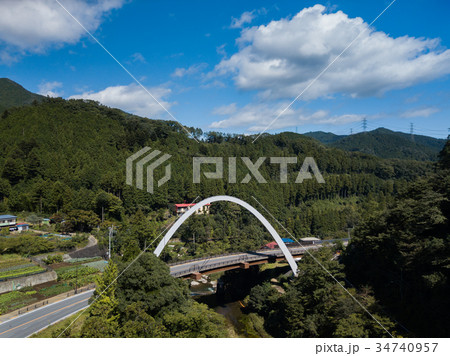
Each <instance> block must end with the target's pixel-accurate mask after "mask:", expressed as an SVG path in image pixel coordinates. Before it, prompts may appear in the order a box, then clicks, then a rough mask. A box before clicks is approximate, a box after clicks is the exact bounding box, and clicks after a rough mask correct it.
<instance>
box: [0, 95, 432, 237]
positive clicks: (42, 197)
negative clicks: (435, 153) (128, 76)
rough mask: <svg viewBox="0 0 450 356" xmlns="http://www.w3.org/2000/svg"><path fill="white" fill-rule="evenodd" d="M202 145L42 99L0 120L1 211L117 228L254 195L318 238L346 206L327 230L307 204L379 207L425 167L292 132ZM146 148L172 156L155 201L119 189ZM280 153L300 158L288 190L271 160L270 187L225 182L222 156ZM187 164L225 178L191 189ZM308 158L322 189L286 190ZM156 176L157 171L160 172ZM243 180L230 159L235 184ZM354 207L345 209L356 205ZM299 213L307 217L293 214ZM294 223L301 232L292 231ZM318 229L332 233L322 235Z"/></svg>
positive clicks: (168, 128)
mask: <svg viewBox="0 0 450 356" xmlns="http://www.w3.org/2000/svg"><path fill="white" fill-rule="evenodd" d="M200 134H201V133H200V132H198V131H197V135H198V136H200ZM202 137H203V139H202V140H201V141H200V142H199V143H197V142H195V141H194V140H193V139H191V138H189V137H188V136H187V135H186V134H185V133H184V132H183V130H182V129H181V128H180V127H179V126H178V124H176V123H174V122H169V121H157V120H149V119H144V118H140V117H136V116H133V115H129V114H126V113H124V112H122V111H120V110H117V109H110V108H107V107H104V106H102V105H99V104H97V103H94V102H88V101H83V100H68V101H66V100H63V99H52V98H46V99H44V102H42V103H35V104H33V105H30V106H25V107H21V108H15V109H11V110H9V111H6V112H4V113H3V114H2V115H1V118H0V171H1V179H0V210H1V211H12V212H18V211H35V212H38V213H42V214H48V215H51V214H54V213H56V212H58V211H59V212H68V211H71V210H85V211H93V212H95V213H96V214H98V215H99V216H100V214H101V211H102V209H103V211H104V214H105V218H111V219H117V220H121V219H122V218H123V216H124V214H125V215H129V214H133V213H135V212H136V211H137V209H141V210H143V211H144V212H149V211H154V210H157V209H160V208H164V209H166V208H167V207H168V205H169V204H172V203H177V202H183V201H185V200H186V201H192V200H193V199H195V198H196V197H197V196H199V197H202V198H205V197H208V196H211V195H216V194H229V195H234V196H237V197H240V198H242V199H244V200H247V201H250V200H251V199H252V198H251V196H252V195H253V196H255V197H256V198H258V199H259V200H260V201H261V202H262V203H263V204H265V205H267V206H271V208H272V210H273V211H274V212H275V213H277V214H279V216H282V217H283V219H286V221H288V223H289V224H290V225H292V226H294V225H298V228H297V230H298V231H299V233H300V231H302V229H303V230H304V233H308V232H314V233H320V231H322V232H323V233H325V231H332V230H335V229H334V226H333V227H331V225H330V224H338V225H342V224H343V220H345V218H344V217H342V218H338V217H337V215H336V214H337V211H340V210H342V209H343V208H344V206H343V205H342V204H341V203H336V204H334V207H333V208H332V209H331V210H332V211H334V212H331V211H330V212H329V213H330V214H331V215H332V216H334V215H336V219H331V222H330V221H329V220H330V219H329V218H330V216H328V217H327V218H326V219H324V218H322V217H316V218H313V215H316V214H314V213H312V210H315V211H317V212H318V211H322V212H323V214H321V216H326V215H327V214H328V210H329V209H330V206H325V205H322V206H320V205H317V204H316V207H315V208H312V207H311V204H312V202H313V201H318V200H324V199H325V200H331V199H347V198H349V197H353V199H356V200H357V201H359V202H361V199H364V198H365V197H368V196H369V195H370V199H374V197H376V199H381V200H379V201H380V202H384V201H386V199H389V197H390V196H391V195H392V194H395V193H396V192H397V191H398V190H399V189H400V187H401V186H402V185H404V183H405V182H406V181H409V180H411V179H414V178H415V177H417V176H421V175H423V174H425V173H426V172H427V171H429V170H430V168H431V165H430V164H429V163H426V162H417V161H405V160H383V159H380V158H377V157H374V156H369V155H366V154H361V153H352V152H345V151H342V150H339V149H336V148H326V147H324V146H323V145H321V144H319V143H317V141H315V140H313V139H311V138H305V137H302V136H300V135H296V134H291V133H283V134H277V135H264V136H262V137H261V138H260V139H259V140H258V141H256V143H255V144H253V143H252V137H246V136H241V135H222V134H219V133H208V134H205V135H203V136H202ZM144 146H149V147H151V148H152V149H158V150H160V151H162V152H164V153H168V154H170V155H172V157H171V159H170V163H171V165H172V172H173V174H172V178H171V180H170V181H169V182H168V183H167V184H165V185H163V186H161V187H160V188H159V189H157V190H156V192H155V194H148V193H147V192H145V191H140V190H138V189H135V188H133V187H130V186H128V185H126V184H125V160H126V158H127V157H128V156H130V155H131V154H132V153H134V152H137V151H138V150H139V149H141V148H142V147H144ZM288 155H293V156H297V157H298V163H297V164H291V165H289V172H288V184H281V183H279V171H280V167H279V165H274V164H270V161H269V159H266V160H265V162H264V163H263V164H262V166H261V168H260V172H261V174H262V175H263V176H264V177H265V178H266V179H267V181H268V182H269V184H259V183H257V182H256V180H255V179H252V180H250V182H249V183H248V184H243V183H238V184H232V183H228V180H227V177H228V168H227V162H228V157H250V159H251V160H252V162H255V161H256V160H257V159H258V158H259V157H261V156H264V157H271V156H276V157H277V156H288ZM195 156H210V157H224V164H225V167H224V170H225V172H224V179H203V178H202V182H201V184H194V183H193V181H192V157H195ZM306 156H311V157H314V159H315V160H316V162H317V165H318V167H319V169H320V170H321V172H322V174H323V176H324V178H325V182H326V183H325V184H318V183H317V182H316V181H315V180H314V179H309V180H305V181H304V182H303V183H301V184H296V183H294V182H295V178H296V177H297V174H298V172H299V170H300V167H301V165H302V163H303V159H304V158H305V157H306ZM160 168H161V172H162V169H163V168H164V167H160ZM247 173H249V171H248V169H247V168H246V166H245V165H244V164H243V163H242V162H241V161H239V160H238V164H237V179H238V182H240V181H241V180H242V179H243V178H244V177H245V175H246V174H247ZM356 200H355V201H353V203H352V204H351V205H355V204H359V203H357V202H356ZM349 202H350V200H349ZM306 205H308V206H306ZM302 206H303V208H302V209H303V210H304V211H305V212H307V211H309V212H308V213H305V214H301V215H299V214H297V213H295V209H298V208H300V207H302ZM299 219H300V220H299ZM305 219H306V220H305ZM342 219H343V220H342ZM291 220H292V221H291ZM297 220H298V221H297ZM302 221H303V222H304V223H306V225H307V227H306V228H301V227H300V226H302V224H303V222H302ZM327 221H328V222H327ZM324 224H325V225H327V224H328V225H330V227H329V228H324ZM311 230H312V231H311Z"/></svg>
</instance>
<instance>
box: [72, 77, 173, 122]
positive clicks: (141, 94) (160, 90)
mask: <svg viewBox="0 0 450 356" xmlns="http://www.w3.org/2000/svg"><path fill="white" fill-rule="evenodd" d="M147 90H148V91H149V92H150V93H151V94H152V95H153V96H154V97H155V98H156V99H157V100H158V101H159V102H160V103H161V104H162V105H164V107H165V108H166V109H167V110H169V108H170V107H171V106H172V105H174V104H175V103H174V102H168V101H166V99H165V98H166V97H167V96H169V95H170V94H171V90H170V89H168V88H164V87H154V88H147ZM69 99H89V100H95V101H98V102H100V103H102V104H103V105H106V106H110V107H115V108H119V109H122V110H124V111H126V112H130V113H133V114H136V115H139V116H145V117H152V116H155V115H159V114H162V113H164V112H165V111H164V109H163V108H162V107H161V106H160V105H159V104H158V103H157V102H156V101H155V100H154V99H153V98H151V97H150V95H148V93H147V92H145V91H144V90H143V89H142V88H141V87H140V86H138V85H137V84H130V85H118V86H112V87H108V88H106V89H103V90H101V91H99V92H85V93H83V94H80V95H73V96H71V97H70V98H69Z"/></svg>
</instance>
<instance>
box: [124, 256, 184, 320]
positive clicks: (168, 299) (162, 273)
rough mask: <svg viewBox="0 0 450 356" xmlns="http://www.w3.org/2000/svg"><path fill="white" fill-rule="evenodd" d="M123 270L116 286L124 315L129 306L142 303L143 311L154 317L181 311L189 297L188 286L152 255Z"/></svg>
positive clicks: (142, 257)
mask: <svg viewBox="0 0 450 356" xmlns="http://www.w3.org/2000/svg"><path fill="white" fill-rule="evenodd" d="M120 268H121V270H124V272H123V274H122V275H121V277H120V278H119V279H118V284H117V299H118V300H119V309H120V310H121V313H124V311H125V309H126V307H127V306H128V305H130V304H132V303H135V302H141V303H142V304H141V307H142V308H143V311H145V312H146V313H147V314H149V315H150V316H152V317H155V316H157V315H158V314H160V313H163V312H164V311H166V310H176V309H178V308H180V307H181V306H182V305H183V304H185V303H186V301H187V300H188V298H189V290H188V287H187V285H186V283H185V282H184V281H182V280H179V279H176V278H174V277H172V276H171V275H170V273H169V272H170V270H169V267H168V266H167V265H166V264H165V263H164V262H163V261H161V260H160V259H159V258H158V257H156V256H155V255H154V254H153V253H144V254H142V255H141V256H140V257H139V258H138V259H137V260H136V261H135V262H134V263H133V264H131V265H130V266H129V267H128V265H126V264H121V265H120Z"/></svg>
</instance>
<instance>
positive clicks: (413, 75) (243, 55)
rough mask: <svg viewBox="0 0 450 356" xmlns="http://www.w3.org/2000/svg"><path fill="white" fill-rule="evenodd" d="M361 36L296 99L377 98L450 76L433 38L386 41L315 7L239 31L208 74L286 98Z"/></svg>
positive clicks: (448, 54) (449, 60)
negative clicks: (230, 48)
mask: <svg viewBox="0 0 450 356" xmlns="http://www.w3.org/2000/svg"><path fill="white" fill-rule="evenodd" d="M362 31H366V32H364V33H363V34H362V35H361V36H360V37H359V38H358V40H357V41H355V42H354V44H353V45H352V46H351V47H350V48H349V49H348V50H347V51H346V52H345V53H344V54H343V55H342V56H341V57H340V58H339V59H338V60H337V61H336V62H335V63H334V64H333V65H332V66H331V67H330V68H329V69H328V70H327V71H326V72H325V74H324V75H323V76H322V77H321V78H320V79H319V80H317V81H316V82H315V83H314V84H313V85H312V86H311V87H310V88H309V89H308V90H307V92H306V93H305V95H304V96H303V97H302V98H304V99H315V98H318V97H328V96H331V95H333V94H336V93H340V94H345V95H350V96H352V97H364V96H372V95H380V94H383V93H385V92H387V91H389V90H393V89H401V88H405V87H409V86H412V85H415V84H418V83H423V82H427V81H431V80H433V79H436V78H438V77H441V76H443V75H446V74H449V73H450V50H445V49H441V47H440V44H439V40H438V39H425V38H414V37H409V36H402V37H397V38H393V37H390V36H389V35H387V34H386V33H384V32H382V31H375V30H374V29H373V28H369V27H368V24H367V23H365V22H364V21H363V20H362V19H361V18H349V17H348V16H347V15H346V14H344V13H343V12H342V11H338V12H336V13H327V11H326V8H325V7H324V6H322V5H315V6H313V7H310V8H305V9H303V10H302V11H300V12H299V13H298V14H297V15H295V16H294V17H293V18H285V19H281V20H279V21H271V22H270V23H269V24H267V25H262V26H254V27H250V28H245V29H244V30H243V31H242V32H241V36H240V37H239V38H238V39H237V43H238V45H239V51H238V52H237V53H235V54H234V55H232V56H231V57H230V58H227V59H223V60H222V61H221V62H220V63H219V64H218V65H217V66H216V68H215V74H216V75H229V74H231V75H232V76H233V79H234V81H235V84H236V86H237V87H238V88H240V89H244V90H257V91H259V93H260V95H261V96H262V97H264V98H293V97H296V96H297V95H298V94H300V93H301V92H302V90H303V89H304V88H305V87H306V86H307V85H308V83H310V82H311V81H312V80H313V79H314V78H315V77H316V76H317V75H318V74H319V73H320V72H321V71H322V70H323V69H324V68H325V67H326V66H327V65H328V64H329V63H331V61H332V60H334V59H335V58H336V57H337V56H338V55H339V54H340V53H341V52H342V50H343V49H344V48H345V47H346V46H347V45H348V44H349V43H350V42H351V41H352V40H354V39H355V37H356V36H358V34H359V33H361V32H362Z"/></svg>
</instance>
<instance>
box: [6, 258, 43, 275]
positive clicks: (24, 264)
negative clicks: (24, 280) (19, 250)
mask: <svg viewBox="0 0 450 356" xmlns="http://www.w3.org/2000/svg"><path fill="white" fill-rule="evenodd" d="M44 271H45V268H43V267H41V266H39V265H36V264H35V263H33V262H32V261H31V260H30V259H28V258H24V257H21V256H19V255H2V256H0V281H4V280H7V279H11V278H17V277H24V276H28V275H32V274H36V273H41V272H44Z"/></svg>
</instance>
